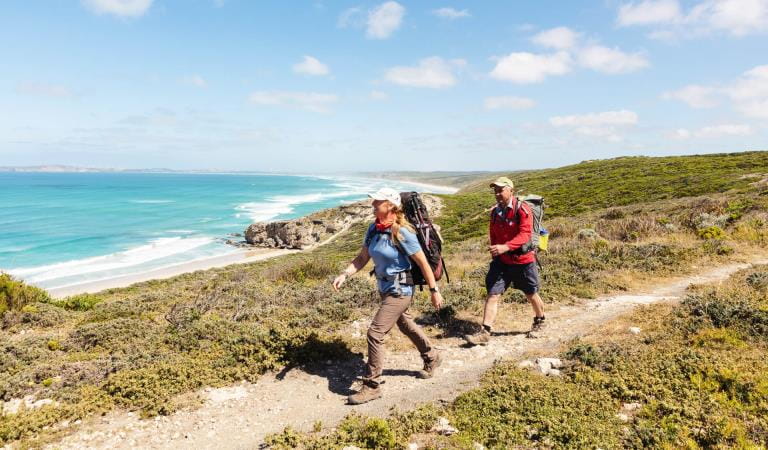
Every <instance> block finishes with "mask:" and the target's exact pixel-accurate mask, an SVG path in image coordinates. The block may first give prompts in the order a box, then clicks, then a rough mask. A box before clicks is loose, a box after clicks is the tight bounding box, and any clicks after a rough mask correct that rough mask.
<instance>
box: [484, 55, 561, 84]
mask: <svg viewBox="0 0 768 450" xmlns="http://www.w3.org/2000/svg"><path fill="white" fill-rule="evenodd" d="M570 71H571V57H570V55H569V54H568V53H566V52H557V53H553V54H535V53H527V52H520V53H510V54H509V55H507V56H504V57H501V58H499V60H498V62H497V63H496V67H494V68H493V70H492V71H491V73H490V75H491V77H492V78H496V79H497V80H504V81H511V82H513V83H538V82H540V81H543V80H544V79H545V78H546V77H547V76H551V75H563V74H566V73H568V72H570Z"/></svg>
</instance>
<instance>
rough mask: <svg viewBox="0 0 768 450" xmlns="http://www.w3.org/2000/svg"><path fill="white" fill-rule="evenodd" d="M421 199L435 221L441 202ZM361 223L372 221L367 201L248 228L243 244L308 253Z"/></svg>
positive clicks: (423, 196) (428, 198) (430, 197)
mask: <svg viewBox="0 0 768 450" xmlns="http://www.w3.org/2000/svg"><path fill="white" fill-rule="evenodd" d="M422 199H423V201H424V204H425V205H426V207H427V209H428V210H429V214H430V217H436V216H437V215H438V214H439V211H440V208H441V206H442V202H441V201H440V199H439V198H438V197H435V196H433V195H428V194H422ZM361 221H373V214H372V210H371V203H370V200H362V201H359V202H355V203H351V204H348V205H342V206H338V207H335V208H329V209H324V210H322V211H318V212H316V213H312V214H310V215H307V216H304V217H301V218H298V219H291V220H278V221H274V222H257V223H254V224H251V225H250V226H249V227H248V228H247V229H246V230H245V242H246V243H247V244H248V245H251V246H258V247H269V248H290V249H307V248H311V247H314V246H316V245H319V244H321V243H323V242H325V241H326V240H328V239H330V238H331V237H333V236H334V235H336V234H337V233H339V232H341V231H344V230H346V229H347V228H349V227H350V226H351V225H353V224H356V223H359V222H361Z"/></svg>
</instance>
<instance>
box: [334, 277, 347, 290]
mask: <svg viewBox="0 0 768 450" xmlns="http://www.w3.org/2000/svg"><path fill="white" fill-rule="evenodd" d="M345 281H347V274H346V273H342V274H341V275H339V276H338V277H336V278H335V279H334V280H333V289H334V290H337V291H338V290H339V288H340V287H341V285H342V284H344V282H345Z"/></svg>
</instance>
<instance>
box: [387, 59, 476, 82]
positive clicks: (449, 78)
mask: <svg viewBox="0 0 768 450" xmlns="http://www.w3.org/2000/svg"><path fill="white" fill-rule="evenodd" d="M464 64H466V62H465V61H464V60H461V59H458V60H451V61H446V60H444V59H443V58H440V57H439V56H432V57H430V58H425V59H422V60H421V61H419V64H418V65H417V66H415V67H409V66H396V67H392V68H390V69H388V70H387V72H386V74H385V75H384V78H385V79H386V80H387V81H389V82H391V83H395V84H399V85H402V86H412V87H425V88H433V89H439V88H447V87H451V86H453V85H454V84H456V77H455V76H454V74H453V71H454V68H455V67H456V66H459V67H461V66H463V65H464Z"/></svg>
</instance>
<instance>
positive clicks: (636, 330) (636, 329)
mask: <svg viewBox="0 0 768 450" xmlns="http://www.w3.org/2000/svg"><path fill="white" fill-rule="evenodd" d="M629 332H630V333H632V334H640V327H629Z"/></svg>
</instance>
